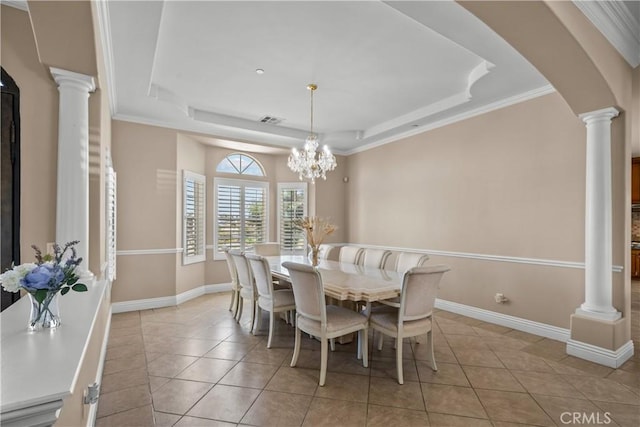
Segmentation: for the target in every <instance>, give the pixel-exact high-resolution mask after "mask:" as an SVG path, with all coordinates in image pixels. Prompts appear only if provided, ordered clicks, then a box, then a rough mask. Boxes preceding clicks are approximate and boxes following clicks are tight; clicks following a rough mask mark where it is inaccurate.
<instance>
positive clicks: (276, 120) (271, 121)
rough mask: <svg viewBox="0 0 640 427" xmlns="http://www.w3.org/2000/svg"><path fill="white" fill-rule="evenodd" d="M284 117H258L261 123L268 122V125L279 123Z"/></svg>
mask: <svg viewBox="0 0 640 427" xmlns="http://www.w3.org/2000/svg"><path fill="white" fill-rule="evenodd" d="M283 120H284V119H280V118H278V117H274V116H264V117H262V118H261V119H260V122H261V123H269V124H270V125H277V124H278V123H280V122H281V121H283Z"/></svg>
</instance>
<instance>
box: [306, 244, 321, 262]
mask: <svg viewBox="0 0 640 427" xmlns="http://www.w3.org/2000/svg"><path fill="white" fill-rule="evenodd" d="M319 253H320V246H311V251H310V252H309V258H310V259H311V265H313V266H314V267H317V266H318V254H319Z"/></svg>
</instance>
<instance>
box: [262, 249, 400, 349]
mask: <svg viewBox="0 0 640 427" xmlns="http://www.w3.org/2000/svg"><path fill="white" fill-rule="evenodd" d="M265 258H266V259H267V261H268V262H269V268H270V270H271V275H272V276H273V277H274V278H276V279H280V280H284V281H286V282H290V281H291V278H290V276H289V271H287V269H286V268H285V267H283V266H282V264H283V263H285V262H297V263H300V264H305V265H311V260H309V258H308V257H307V256H305V255H279V256H267V257H265ZM316 268H317V270H318V272H319V273H320V277H321V278H322V286H323V287H324V294H325V296H327V297H330V298H334V299H336V300H339V301H353V302H354V303H365V305H366V309H367V311H369V310H371V303H372V302H376V301H380V300H385V299H391V298H396V297H398V296H399V295H400V291H401V289H402V280H403V276H404V275H403V274H402V273H399V272H397V271H391V270H384V269H381V268H376V267H369V266H364V265H357V264H351V263H346V262H339V261H333V260H328V259H319V260H318V265H317V266H316ZM353 307H354V308H356V309H357V304H354V305H353ZM351 335H352V334H349V336H345V337H342V338H341V339H339V340H338V342H339V343H341V344H347V343H349V342H351V341H352V339H351ZM357 357H358V359H361V358H362V347H361V343H360V342H359V341H358V356H357Z"/></svg>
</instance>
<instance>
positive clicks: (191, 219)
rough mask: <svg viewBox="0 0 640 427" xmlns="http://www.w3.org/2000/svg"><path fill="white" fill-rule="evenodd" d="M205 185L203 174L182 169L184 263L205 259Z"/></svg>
mask: <svg viewBox="0 0 640 427" xmlns="http://www.w3.org/2000/svg"><path fill="white" fill-rule="evenodd" d="M205 186H206V178H205V177H204V176H202V175H198V174H196V173H193V172H189V171H184V188H183V191H184V206H183V209H184V211H183V215H184V230H183V232H184V237H183V246H184V248H183V251H184V252H183V263H184V264H190V263H194V262H202V261H204V260H205V259H206V253H205V250H206V247H205V236H206V234H205V220H206V213H205V206H206V203H205V198H206V196H205V194H206V193H205V191H206V187H205Z"/></svg>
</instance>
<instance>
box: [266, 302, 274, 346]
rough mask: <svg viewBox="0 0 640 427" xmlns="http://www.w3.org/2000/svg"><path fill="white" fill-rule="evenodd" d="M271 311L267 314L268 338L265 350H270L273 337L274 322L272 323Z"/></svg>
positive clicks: (272, 315)
mask: <svg viewBox="0 0 640 427" xmlns="http://www.w3.org/2000/svg"><path fill="white" fill-rule="evenodd" d="M273 317H274V314H273V311H270V312H269V338H268V339H267V348H271V337H272V336H273V327H274V322H273Z"/></svg>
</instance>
